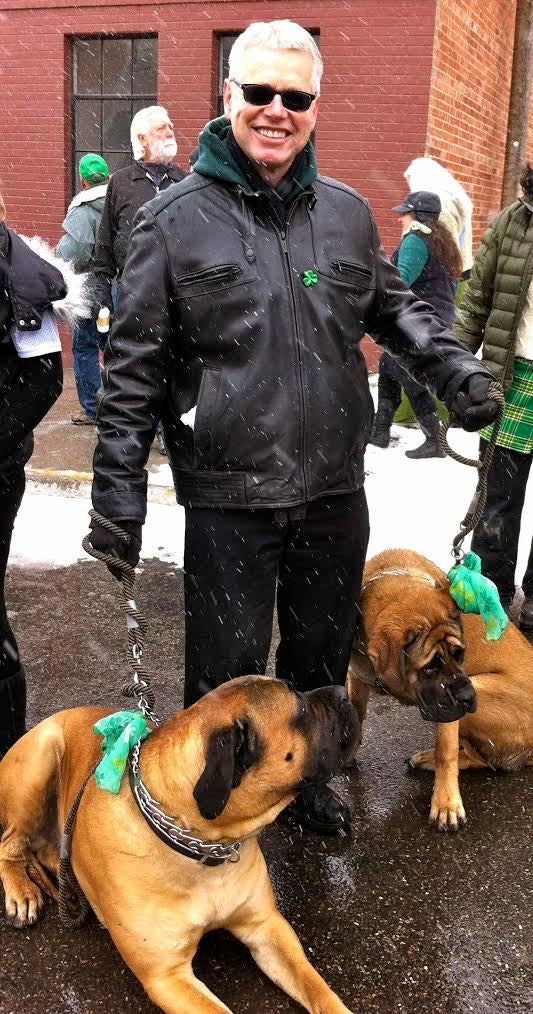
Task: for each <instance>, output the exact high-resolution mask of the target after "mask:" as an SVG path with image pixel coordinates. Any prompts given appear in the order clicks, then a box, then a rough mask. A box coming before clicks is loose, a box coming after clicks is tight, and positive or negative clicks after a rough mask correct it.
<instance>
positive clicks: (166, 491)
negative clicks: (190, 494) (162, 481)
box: [26, 467, 176, 506]
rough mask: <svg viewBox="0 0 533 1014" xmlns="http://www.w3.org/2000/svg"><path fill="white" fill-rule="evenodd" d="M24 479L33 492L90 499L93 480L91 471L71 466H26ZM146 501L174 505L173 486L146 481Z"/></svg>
mask: <svg viewBox="0 0 533 1014" xmlns="http://www.w3.org/2000/svg"><path fill="white" fill-rule="evenodd" d="M26 479H27V482H28V483H31V486H32V487H34V489H33V491H34V492H37V491H38V492H42V493H44V494H45V495H49V496H54V495H57V494H58V493H61V494H63V495H64V496H73V497H76V496H79V497H86V498H87V499H90V496H91V486H92V481H93V473H92V472H77V471H75V470H74V469H71V468H63V469H62V468H31V467H29V468H27V469H26ZM147 500H148V503H159V504H166V505H167V506H175V505H176V493H175V490H174V487H173V486H166V485H158V484H157V483H150V482H149V483H148V494H147Z"/></svg>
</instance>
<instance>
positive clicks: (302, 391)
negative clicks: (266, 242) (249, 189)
mask: <svg viewBox="0 0 533 1014" xmlns="http://www.w3.org/2000/svg"><path fill="white" fill-rule="evenodd" d="M297 203H298V201H297V200H296V201H295V202H294V204H292V206H291V208H290V209H289V214H288V215H287V221H286V223H285V228H284V229H283V230H281V231H280V230H279V229H278V228H277V226H276V225H275V224H274V223H273V225H274V228H275V229H276V232H277V233H278V234H279V236H280V239H281V248H282V250H283V253H284V255H285V265H284V267H285V276H286V279H287V281H288V283H289V290H290V294H291V309H292V318H293V324H294V334H295V336H296V341H295V345H296V356H297V360H298V380H299V386H300V401H301V405H302V422H301V427H300V439H301V445H302V477H303V486H304V493H305V498H306V500H307V497H308V493H309V484H308V481H307V475H306V464H305V447H306V425H305V421H306V419H305V417H306V410H305V389H304V382H303V375H302V357H301V355H300V337H301V336H300V333H299V329H298V313H297V303H296V296H295V293H294V283H293V278H292V270H291V257H290V253H289V247H288V243H287V234H288V231H289V225H290V221H291V218H292V216H293V213H294V210H295V208H296V205H297Z"/></svg>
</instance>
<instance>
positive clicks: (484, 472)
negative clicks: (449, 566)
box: [438, 381, 505, 563]
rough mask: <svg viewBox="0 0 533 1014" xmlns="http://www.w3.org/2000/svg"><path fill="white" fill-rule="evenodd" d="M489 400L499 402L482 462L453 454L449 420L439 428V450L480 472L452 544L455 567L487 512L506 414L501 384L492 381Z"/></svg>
mask: <svg viewBox="0 0 533 1014" xmlns="http://www.w3.org/2000/svg"><path fill="white" fill-rule="evenodd" d="M487 396H488V397H489V398H491V399H492V400H493V401H495V402H497V405H498V411H497V413H496V418H495V420H494V422H493V424H492V433H491V435H490V439H489V441H488V443H487V447H486V449H485V453H484V455H483V457H482V458H480V459H478V458H465V457H463V455H462V454H459V453H458V452H457V451H454V450H453V448H452V447H450V445H449V443H448V441H447V439H446V438H447V434H448V430H449V428H450V425H451V422H450V420H449V419H448V420H447V421H446V422H443V423H442V422H441V424H440V426H439V437H438V443H439V448H440V450H442V451H444V453H445V454H447V455H448V456H449V457H450V458H453V460H454V461H458V462H459V464H460V465H469V466H470V467H472V468H477V470H478V472H479V476H478V481H477V486H476V489H475V492H474V496H473V497H472V500H471V503H470V506H469V508H468V510H467V512H466V514H465V516H464V518H463V520H462V521H461V524H460V526H459V532H458V533H457V535H456V536H455V538H454V540H453V543H452V554H453V556H454V557H455V561H456V563H459V562H460V561H461V560H462V559H463V557H464V551H463V548H462V546H463V542H464V540H465V538H466V536H467V535H469V534H470V532H472V531H473V530H474V528H475V527H476V525H477V524H478V522H479V521H480V519H481V516H482V514H483V511H484V509H485V503H486V500H487V476H488V473H489V468H490V466H491V462H492V458H493V455H494V450H495V447H496V441H497V439H498V432H499V429H500V426H501V422H502V419H503V413H504V409H505V398H504V395H503V392H502V389H501V387H500V385H499V384H497V383H496V382H495V381H493V382H492V383H491V384H489V387H488V391H487Z"/></svg>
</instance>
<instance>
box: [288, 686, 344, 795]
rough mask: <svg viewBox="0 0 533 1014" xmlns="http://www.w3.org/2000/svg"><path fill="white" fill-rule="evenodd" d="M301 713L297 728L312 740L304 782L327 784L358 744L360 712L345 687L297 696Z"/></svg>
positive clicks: (322, 688)
mask: <svg viewBox="0 0 533 1014" xmlns="http://www.w3.org/2000/svg"><path fill="white" fill-rule="evenodd" d="M298 698H299V700H300V705H301V711H300V714H299V716H298V717H297V719H296V721H295V725H296V726H297V727H299V728H300V729H301V731H302V732H303V733H304V734H305V735H306V738H308V739H309V743H310V751H309V756H308V763H307V765H306V771H305V781H306V783H309V782H315V783H316V782H322V781H328V780H329V779H330V778H331V777H332V775H334V774H336V773H337V772H338V771H340V769H341V768H342V765H343V763H345V762H346V759H347V758H348V757H349V756H351V754H352V752H353V750H354V748H355V745H356V743H358V742H359V736H360V730H359V719H358V717H357V712H356V710H355V708H354V707H353V705H352V704H351V702H350V699H349V697H348V694H347V691H346V688H345V687H341V686H332V687H320V689H318V690H311V691H310V692H308V693H304V694H298Z"/></svg>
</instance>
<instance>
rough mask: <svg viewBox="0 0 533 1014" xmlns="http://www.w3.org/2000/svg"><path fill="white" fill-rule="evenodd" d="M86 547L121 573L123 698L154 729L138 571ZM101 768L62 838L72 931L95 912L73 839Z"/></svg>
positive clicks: (116, 530)
mask: <svg viewBox="0 0 533 1014" xmlns="http://www.w3.org/2000/svg"><path fill="white" fill-rule="evenodd" d="M89 515H90V517H91V519H92V520H93V521H94V522H95V523H96V524H98V525H99V526H100V527H101V528H105V529H106V530H107V531H108V532H111V534H112V535H115V536H116V537H117V538H118V539H120V540H121V542H123V543H124V544H125V545H126V546H129V544H130V542H131V535H130V534H129V532H125V531H124V529H123V528H120V527H119V525H116V524H115V523H114V522H113V521H108V519H107V518H105V517H103V515H102V514H99V513H98V511H95V510H91V511H89ZM82 546H83V548H84V550H85V552H86V553H88V555H89V556H92V557H93V559H95V560H100V561H101V562H102V563H106V564H110V565H111V566H112V567H114V568H115V569H116V570H119V571H120V575H121V576H120V592H121V597H122V601H123V605H124V608H125V612H126V628H127V634H128V663H129V665H130V666H131V668H132V677H131V680H128V681H127V682H126V683H124V684H123V686H122V694H123V695H124V697H129V698H130V699H131V698H132V699H133V700H134V701H135V704H136V705H137V707H138V708H139V711H140V712H141V713H142V714H143V715H144V717H145V718H147V719H148V720H149V721H151V722H153V723H154V725H158V724H159V719H158V718H157V717H156V715H155V714H154V707H155V695H154V692H153V690H152V688H151V686H150V677H149V675H148V672H147V670H146V669H145V668H144V666H143V663H142V657H143V652H144V635H145V632H146V619H145V617H144V614H143V613H142V612H141V611H140V609H138V608H137V605H136V603H135V599H134V597H133V592H134V588H135V567H132V565H131V563H128V561H127V560H121V559H120V558H119V557H116V556H111V554H110V553H102V552H100V550H98V549H94V547H93V546H92V545H91V543H90V541H89V536H88V535H86V536H85V538H84V539H83V542H82ZM98 764H99V761H97V762H96V764H95V765H94V766H93V767H92V768H91V770H90V771H89V773H88V775H87V776H86V777H85V779H84V781H83V784H82V785H81V787H80V789H79V792H78V794H77V796H76V798H75V799H74V802H73V804H72V806H71V808H70V811H69V814H68V817H67V819H66V821H65V826H64V829H63V834H62V837H61V848H60V855H59V878H58V880H59V884H58V893H59V918H60V920H61V922H62V923H63V925H64V926H66V927H67V928H69V929H78V928H79V927H80V926H82V925H83V923H84V922H85V921H86V919H87V916H88V915H89V912H90V911H91V908H90V905H89V903H88V901H87V899H86V897H85V895H84V893H83V891H82V889H81V887H80V885H79V884H78V882H77V880H76V877H75V875H74V870H73V869H72V864H71V850H72V836H73V833H74V825H75V823H76V817H77V814H78V808H79V805H80V802H81V800H82V797H83V793H84V792H85V789H86V787H87V785H88V783H89V781H90V780H91V778H92V777H93V775H94V772H95V771H96V768H97V767H98Z"/></svg>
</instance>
